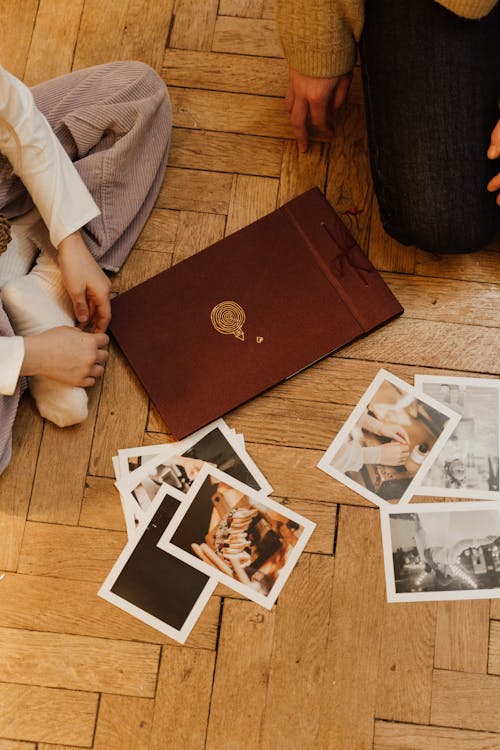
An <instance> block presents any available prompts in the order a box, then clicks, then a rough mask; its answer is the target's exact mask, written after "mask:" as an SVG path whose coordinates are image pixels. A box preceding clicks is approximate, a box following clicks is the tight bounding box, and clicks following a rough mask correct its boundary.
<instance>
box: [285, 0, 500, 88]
mask: <svg viewBox="0 0 500 750" xmlns="http://www.w3.org/2000/svg"><path fill="white" fill-rule="evenodd" d="M497 1H498V0H437V2H439V4H440V5H443V6H444V7H445V8H447V9H448V10H450V11H452V12H453V13H456V14H457V15H459V16H462V17H463V18H469V19H478V18H482V17H483V16H486V15H487V14H488V13H489V12H490V11H491V10H492V8H493V7H494V6H495V5H496V3H497ZM401 2H404V0H401ZM363 21H364V0H278V24H279V30H280V37H281V43H282V45H283V50H284V52H285V57H286V59H287V61H288V64H289V65H290V67H291V68H294V69H295V70H298V71H299V72H300V73H305V74H306V75H310V76H317V77H319V78H329V77H333V76H338V75H341V74H342V73H347V72H348V71H350V70H351V69H352V67H353V65H354V61H355V59H356V42H357V41H358V40H359V37H360V36H361V31H362V29H363ZM499 43H500V42H499Z"/></svg>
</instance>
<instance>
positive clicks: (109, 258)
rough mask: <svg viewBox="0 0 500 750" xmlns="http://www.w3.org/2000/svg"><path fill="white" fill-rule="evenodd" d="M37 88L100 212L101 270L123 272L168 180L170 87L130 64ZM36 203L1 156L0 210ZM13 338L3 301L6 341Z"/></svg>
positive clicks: (5, 430) (0, 432)
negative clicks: (126, 261) (162, 186)
mask: <svg viewBox="0 0 500 750" xmlns="http://www.w3.org/2000/svg"><path fill="white" fill-rule="evenodd" d="M32 91H33V95H34V98H35V102H36V104H37V106H38V108H39V109H40V111H41V112H42V113H43V114H44V115H45V117H46V118H47V120H48V121H49V123H50V125H51V126H52V128H53V130H54V132H55V133H56V135H57V137H58V138H59V140H60V142H61V143H62V145H63V146H64V148H65V150H66V152H67V153H68V154H69V156H70V158H71V160H72V161H73V163H74V164H75V167H76V169H77V170H78V172H79V174H80V176H81V177H82V179H83V181H84V182H85V184H86V186H87V188H88V189H89V191H90V193H91V195H92V197H93V198H94V200H95V202H96V203H97V205H98V206H99V208H100V209H101V215H100V216H98V217H97V218H95V219H93V220H92V221H90V222H89V223H88V224H87V225H86V226H85V227H83V228H82V234H83V237H84V239H85V242H86V244H87V247H88V248H89V250H90V251H91V253H92V254H93V255H94V257H95V258H96V260H97V261H98V262H99V264H100V265H101V267H102V268H104V269H106V270H110V271H117V270H118V269H119V268H120V266H121V265H122V263H123V262H124V260H125V259H126V257H127V255H128V254H129V252H130V250H131V249H132V247H133V245H134V243H135V241H136V240H137V238H138V236H139V234H140V232H141V230H142V228H143V227H144V224H145V222H146V220H147V218H148V216H149V214H150V213H151V210H152V208H153V205H154V202H155V200H156V197H157V195H158V192H159V190H160V187H161V184H162V181H163V177H164V173H165V167H166V161H167V154H168V147H169V143H170V132H171V127H172V116H171V109H170V102H169V99H168V94H167V89H166V87H165V84H164V83H163V81H162V80H161V78H160V77H159V76H158V75H157V73H156V72H155V71H154V70H153V69H152V68H150V67H149V66H147V65H145V64H144V63H141V62H135V61H124V62H113V63H107V64H105V65H98V66H95V67H92V68H86V69H84V70H79V71H76V72H74V73H69V74H67V75H64V76H61V77H60V78H56V79H54V80H52V81H48V82H46V83H43V84H40V85H39V86H35V87H34V88H33V89H32ZM32 206H33V203H32V201H31V198H30V196H29V194H28V193H27V191H26V189H25V187H24V185H23V183H22V182H21V180H20V179H19V178H18V177H16V176H15V175H14V174H13V173H12V168H11V166H10V164H9V162H8V161H7V159H6V158H5V157H3V156H1V155H0V211H2V213H4V214H6V215H7V216H8V217H9V218H15V217H16V216H21V215H22V214H24V213H26V212H27V211H28V210H30V209H31V208H32ZM32 238H33V239H34V241H35V242H36V244H37V246H38V247H39V248H40V249H44V250H48V251H49V252H50V251H51V250H52V245H51V243H50V239H49V233H48V230H47V228H46V227H45V225H44V224H43V222H42V221H40V222H39V223H38V224H37V225H36V226H35V227H33V231H32ZM12 335H13V331H12V328H11V325H10V322H9V319H8V317H7V315H6V314H5V311H4V310H3V309H2V307H1V302H0V336H12ZM0 364H1V363H0ZM21 389H22V382H21V381H20V382H19V383H18V386H17V389H16V392H15V393H14V395H12V396H0V473H1V472H2V471H3V469H4V468H5V466H6V465H7V463H8V462H9V460H10V455H11V442H12V425H13V422H14V418H15V415H16V411H17V407H18V404H19V398H20V395H21Z"/></svg>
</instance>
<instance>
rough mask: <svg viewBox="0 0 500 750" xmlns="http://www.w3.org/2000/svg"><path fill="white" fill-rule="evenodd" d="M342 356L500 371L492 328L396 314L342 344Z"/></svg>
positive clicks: (495, 337)
mask: <svg viewBox="0 0 500 750" xmlns="http://www.w3.org/2000/svg"><path fill="white" fill-rule="evenodd" d="M334 356H335V355H334ZM342 356H343V357H354V358H356V359H368V360H373V359H377V360H378V361H379V362H380V361H384V360H385V361H386V362H388V363H389V362H390V363H393V362H397V363H399V364H406V365H415V366H417V365H418V366H420V367H441V368H445V367H447V368H449V369H456V370H467V371H468V372H478V373H484V374H486V373H490V374H491V375H498V374H499V373H500V363H499V360H498V332H497V331H496V330H495V329H493V328H486V327H484V326H468V325H459V324H456V323H441V322H438V321H433V320H411V319H408V318H405V317H402V318H398V319H397V320H395V321H392V322H391V323H389V324H388V325H386V326H384V327H383V328H380V329H379V330H377V331H374V332H373V333H371V334H370V336H368V337H365V338H363V339H359V340H358V341H356V342H355V343H354V344H349V345H348V346H346V347H344V348H343V349H342Z"/></svg>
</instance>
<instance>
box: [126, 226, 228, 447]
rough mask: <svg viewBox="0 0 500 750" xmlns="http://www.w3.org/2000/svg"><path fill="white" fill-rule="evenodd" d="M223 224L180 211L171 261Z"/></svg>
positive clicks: (211, 238)
mask: <svg viewBox="0 0 500 750" xmlns="http://www.w3.org/2000/svg"><path fill="white" fill-rule="evenodd" d="M225 225H226V221H225V217H224V216H218V215H217V214H198V213H194V212H192V211H181V212H180V215H179V230H178V232H177V240H176V243H175V247H174V254H173V263H179V262H180V261H181V260H185V259H186V258H189V257H190V256H191V255H194V254H195V253H197V252H199V251H200V250H203V249H204V248H206V247H208V246H209V245H212V244H213V243H214V242H217V241H218V240H221V239H222V238H223V237H224V229H225ZM134 445H139V443H134Z"/></svg>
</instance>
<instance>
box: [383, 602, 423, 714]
mask: <svg viewBox="0 0 500 750" xmlns="http://www.w3.org/2000/svg"><path fill="white" fill-rule="evenodd" d="M436 617H437V603H436V602H425V603H424V602H421V603H419V604H415V602H410V603H408V604H400V605H399V606H397V607H394V606H392V607H391V606H387V607H386V608H385V613H384V620H383V625H382V640H381V647H380V654H379V663H378V690H377V693H378V698H377V703H376V709H375V716H377V718H380V719H388V720H393V721H407V722H412V723H415V724H426V723H428V722H429V714H430V708H431V697H432V695H431V690H432V675H433V663H434V634H435V631H436Z"/></svg>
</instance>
